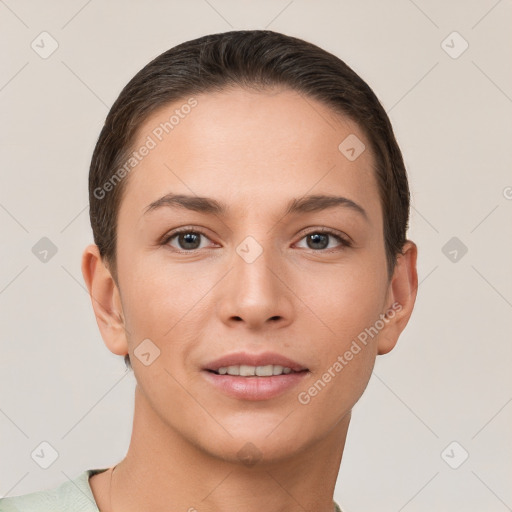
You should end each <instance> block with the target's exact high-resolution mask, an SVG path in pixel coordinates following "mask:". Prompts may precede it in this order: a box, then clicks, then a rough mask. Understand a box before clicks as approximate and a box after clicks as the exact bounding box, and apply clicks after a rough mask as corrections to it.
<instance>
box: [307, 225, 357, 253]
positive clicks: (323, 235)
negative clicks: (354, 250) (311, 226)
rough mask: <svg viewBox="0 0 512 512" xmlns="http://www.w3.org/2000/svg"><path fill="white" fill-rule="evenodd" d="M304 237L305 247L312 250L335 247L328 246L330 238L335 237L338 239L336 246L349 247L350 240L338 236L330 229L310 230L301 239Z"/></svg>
mask: <svg viewBox="0 0 512 512" xmlns="http://www.w3.org/2000/svg"><path fill="white" fill-rule="evenodd" d="M304 239H306V244H307V247H306V248H307V249H311V250H313V251H322V250H325V249H333V248H336V246H335V247H332V246H331V247H329V243H330V240H331V239H335V240H337V241H338V246H337V247H340V246H341V247H349V246H350V242H349V241H348V240H346V239H345V238H343V237H342V236H340V235H339V234H337V233H335V232H333V231H330V230H325V231H324V230H320V231H312V232H311V233H308V234H307V235H306V236H305V237H303V238H302V240H304Z"/></svg>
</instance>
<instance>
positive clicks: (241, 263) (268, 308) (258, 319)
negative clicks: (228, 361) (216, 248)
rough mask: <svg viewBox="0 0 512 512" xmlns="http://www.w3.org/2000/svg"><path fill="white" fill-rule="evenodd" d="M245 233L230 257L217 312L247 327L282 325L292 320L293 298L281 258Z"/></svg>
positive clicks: (273, 250) (231, 322) (228, 319)
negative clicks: (229, 265)
mask: <svg viewBox="0 0 512 512" xmlns="http://www.w3.org/2000/svg"><path fill="white" fill-rule="evenodd" d="M251 238H252V237H248V239H246V242H245V243H244V242H242V243H241V244H240V245H239V246H238V247H237V251H236V254H234V256H233V259H232V261H231V263H232V265H231V271H230V272H229V274H228V276H226V279H225V280H224V286H221V287H220V292H219V295H218V306H217V307H218V313H219V315H220V317H221V319H222V321H223V322H225V323H229V324H236V323H239V324H244V325H245V326H246V327H247V328H250V329H254V330H257V329H261V328H264V327H265V326H270V325H272V326H276V327H284V326H285V325H288V324H289V323H290V322H291V321H292V314H293V302H292V296H293V294H292V292H291V288H290V283H287V282H286V281H287V280H289V278H287V272H286V271H285V268H284V262H283V261H282V259H281V258H280V257H279V254H278V253H277V251H276V249H272V247H270V244H266V245H265V246H264V245H263V243H261V242H259V241H257V240H255V239H251Z"/></svg>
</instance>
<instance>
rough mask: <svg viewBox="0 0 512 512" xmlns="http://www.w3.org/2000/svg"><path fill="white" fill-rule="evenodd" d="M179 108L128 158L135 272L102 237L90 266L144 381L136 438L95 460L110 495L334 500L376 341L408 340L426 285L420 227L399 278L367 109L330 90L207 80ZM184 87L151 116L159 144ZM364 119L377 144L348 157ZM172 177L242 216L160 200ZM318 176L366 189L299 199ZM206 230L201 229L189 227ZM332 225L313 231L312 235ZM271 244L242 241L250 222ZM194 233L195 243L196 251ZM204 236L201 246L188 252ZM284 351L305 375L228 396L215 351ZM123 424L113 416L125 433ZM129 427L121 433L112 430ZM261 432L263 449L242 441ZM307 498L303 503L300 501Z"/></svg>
mask: <svg viewBox="0 0 512 512" xmlns="http://www.w3.org/2000/svg"><path fill="white" fill-rule="evenodd" d="M195 98H196V99H197V101H198V105H197V106H196V107H195V108H194V109H193V110H192V111H191V113H190V114H189V115H188V116H186V117H185V118H184V119H182V120H180V123H179V125H177V126H176V127H175V128H174V129H173V131H172V133H170V134H168V135H166V136H165V138H164V139H163V140H162V141H161V142H159V144H158V145H157V147H156V148H155V149H153V150H152V151H151V152H150V154H149V155H148V156H147V157H146V158H144V160H143V161H142V162H141V163H140V164H139V165H138V166H137V167H135V168H134V169H133V170H132V171H131V172H130V174H129V178H128V183H127V188H126V190H125V193H124V196H123V200H122V203H121V207H120V211H119V220H118V246H117V249H118V256H117V264H118V277H119V287H118V286H117V285H116V284H115V282H114V280H113V279H112V276H111V273H110V271H109V269H108V266H107V265H106V264H105V263H104V262H103V261H102V259H101V257H100V255H99V251H98V248H97V246H96V245H89V246H88V247H87V248H86V249H85V251H84V254H83V260H82V272H83V276H84V279H85V282H86V284H87V287H88V289H89V292H90V295H91V298H92V299H93V300H92V305H93V308H94V313H95V316H96V318H97V322H98V326H99V329H100V331H101V335H102V338H103V340H104V342H105V344H106V345H107V347H108V348H109V349H110V350H111V351H112V352H113V353H114V354H118V355H124V354H126V353H129V354H130V358H131V361H132V366H133V371H134V374H135V378H136V381H137V385H136V388H135V413H134V421H133V431H132V438H131V442H130V447H129V450H128V453H127V455H126V457H125V459H123V460H122V461H121V462H120V463H119V464H118V466H117V468H116V470H115V472H114V473H113V480H112V508H110V496H109V484H110V478H111V476H112V475H111V472H110V471H106V472H104V473H100V474H98V475H95V476H93V477H91V479H90V483H91V487H92V490H93V493H94V496H95V499H96V500H97V503H98V505H99V508H100V510H101V511H102V512H110V511H111V510H113V511H115V512H118V511H120V510H123V511H124V512H132V511H133V512H135V511H137V512H138V511H140V510H152V511H154V512H156V511H164V510H165V511H166V512H168V511H169V507H170V506H171V504H172V507H171V508H172V510H184V511H185V510H189V509H190V510H193V509H191V507H194V508H195V509H196V510H197V511H200V512H203V511H204V512H209V511H218V510H222V511H225V512H230V511H238V510H240V506H241V505H242V504H243V508H244V510H245V511H246V512H256V511H258V512H259V511H261V510H267V509H269V510H270V509H271V510H274V511H281V512H286V511H290V512H291V511H292V510H293V511H295V510H298V509H300V510H308V511H309V510H315V511H320V512H332V509H333V505H332V499H333V493H334V487H335V484H336V479H337V475H338V471H339V465H340V463H341V458H342V453H343V449H344V444H345V438H346V435H347V429H348V426H349V422H350V414H351V409H352V407H353V406H354V404H355V403H356V402H357V400H358V399H359V398H360V396H361V394H362V393H363V391H364V389H365V388H366V385H367V383H368V380H369V378H370V376H371V373H372V369H373V366H374V363H375V358H376V356H377V355H378V354H385V353H387V352H389V351H390V350H391V349H392V348H393V347H394V346H395V344H396V342H397V340H398V337H399V335H400V333H401V332H402V331H403V329H404V328H405V326H406V324H407V322H408V320H409V317H410V315H411V313H412V310H413V306H414V302H415V299H416V289H417V271H416V256H417V247H416V245H415V244H414V243H413V242H411V241H408V242H407V243H406V245H405V247H404V250H403V255H399V256H398V259H397V265H396V267H395V270H394V274H393V276H392V279H391V280H388V276H387V269H386V259H385V247H384V238H383V228H382V211H381V207H380V201H379V194H378V188H377V183H376V180H375V176H374V172H373V165H374V160H373V155H372V154H371V151H370V147H369V142H367V140H366V138H365V136H364V134H363V133H362V131H361V130H360V129H359V127H358V126H357V125H356V124H354V123H353V122H352V121H350V120H348V119H344V118H341V117H340V116H338V115H336V114H335V113H334V112H332V111H331V110H330V109H329V108H328V107H326V106H324V105H323V104H321V103H319V102H317V101H316V100H313V99H311V98H307V100H306V99H305V98H303V97H301V96H300V95H299V94H297V93H296V92H293V91H290V90H287V89H273V90H268V91H265V92H261V91H259V92H256V91H252V90H251V91H249V90H244V89H241V88H235V89H230V90H229V91H228V90H226V91H223V92H216V93H208V94H203V95H197V96H195ZM183 103H185V101H183V102H177V103H175V104H171V105H168V106H166V107H164V108H162V109H160V110H159V111H157V112H156V113H154V114H153V115H152V116H151V117H150V118H149V119H148V120H147V121H146V122H145V123H144V124H143V125H142V127H141V129H140V130H139V135H138V140H137V141H136V143H135V144H134V147H136V148H137V147H139V146H140V145H142V144H143V142H144V140H146V137H147V136H148V134H151V133H152V130H153V129H154V128H155V127H156V126H158V124H159V123H160V122H162V121H164V120H166V119H168V118H169V116H170V115H172V113H173V112H174V110H175V109H176V108H179V107H180V105H182V104H183ZM349 134H355V135H356V136H357V137H358V138H359V139H360V140H362V141H363V142H364V143H365V145H366V150H365V151H364V152H363V153H362V154H361V155H360V156H359V157H358V158H357V159H356V160H355V161H349V160H348V159H347V158H346V157H345V156H344V155H343V154H342V153H341V152H340V151H339V150H338V145H339V144H340V142H341V141H343V140H344V139H345V138H346V137H347V136H348V135H349ZM168 192H174V193H182V194H192V195H198V196H207V197H211V198H214V199H216V200H218V201H222V202H225V203H226V204H227V205H228V206H229V212H228V214H227V215H226V216H223V217H221V216H218V215H214V214H205V213H202V212H194V211H189V210H186V209H171V208H168V207H164V208H160V209H158V210H155V211H153V212H152V213H149V214H146V215H144V214H143V212H144V209H145V208H146V207H147V206H148V205H149V204H150V203H151V202H153V201H155V200H156V199H158V198H160V197H161V196H163V195H165V194H166V193H168ZM306 194H328V195H339V196H344V197H347V198H350V199H351V200H353V201H354V202H356V203H357V204H359V205H360V206H361V207H362V208H364V210H365V211H366V213H367V217H368V218H367V220H366V219H365V218H364V217H363V216H362V215H360V214H359V213H357V212H356V211H355V210H353V209H350V208H347V207H337V208H331V209H327V210H324V211H316V212H307V213H301V214H298V215H287V216H284V209H285V207H286V205H287V203H288V201H289V200H290V199H292V198H300V197H302V196H304V195H306ZM183 226H187V227H188V226H191V229H190V231H192V232H195V231H194V230H198V229H199V230H201V231H202V232H204V233H205V235H206V236H201V246H200V248H198V249H194V250H191V249H187V248H186V247H187V246H186V245H185V246H184V245H183V240H182V243H181V245H180V240H179V239H178V237H175V238H174V239H172V240H171V241H169V242H168V243H167V244H166V245H162V244H159V242H158V241H159V239H160V238H161V237H162V236H163V235H165V234H166V233H169V234H170V233H171V231H172V230H174V229H176V228H180V227H183ZM322 227H324V228H331V229H333V230H337V231H339V232H340V233H342V234H344V235H346V236H348V237H350V239H351V240H352V244H353V245H352V247H345V246H343V245H341V244H340V242H339V241H338V240H337V239H336V238H335V237H332V236H329V237H328V238H327V239H326V241H325V244H327V243H328V244H329V245H328V247H327V248H323V247H325V246H322V245H321V242H320V243H319V242H317V245H314V244H310V245H308V237H307V235H309V234H313V233H318V228H322ZM248 235H250V236H252V237H253V238H254V239H256V240H257V242H258V243H259V245H260V247H261V249H262V251H263V252H262V254H261V255H260V256H259V257H258V258H257V259H256V260H255V261H253V262H252V263H248V262H246V261H245V260H244V259H243V258H241V257H240V256H239V254H237V252H236V248H237V246H238V245H239V244H240V243H241V242H242V241H243V240H244V239H245V238H246V237H247V236H248ZM180 251H181V252H180ZM185 251H189V252H185ZM393 303H399V304H400V305H401V309H400V311H396V312H395V314H394V316H393V318H391V319H389V321H388V322H386V323H385V326H384V327H383V328H382V329H381V330H380V331H379V334H378V335H377V336H375V337H374V338H372V339H370V341H369V342H368V344H367V345H366V346H363V348H362V350H361V351H360V352H359V353H358V354H357V355H354V357H353V359H352V360H351V361H350V362H349V363H348V364H347V365H346V366H344V368H343V370H342V371H341V372H338V373H337V374H336V376H335V377H334V378H332V380H331V381H330V382H329V383H328V384H327V385H326V386H325V387H324V388H323V389H322V390H321V391H320V392H319V393H318V394H317V395H316V396H315V397H314V398H312V399H311V401H310V402H309V403H308V404H306V405H304V404H301V403H300V402H299V401H298V394H299V393H300V392H301V391H304V390H307V389H308V388H310V387H311V386H312V385H313V383H315V382H316V381H318V379H319V378H321V377H322V375H323V374H324V373H325V372H326V371H327V369H328V368H329V367H332V366H333V363H334V362H335V361H336V360H337V358H338V356H339V355H342V354H344V353H345V352H346V351H347V350H348V349H349V348H350V346H351V343H352V342H353V340H354V339H355V338H357V336H358V335H359V334H360V333H361V332H362V331H364V330H365V328H369V327H370V326H372V325H374V324H375V322H376V320H377V319H379V315H380V314H383V313H385V312H386V311H387V310H389V309H390V308H391V307H392V304H393ZM147 338H149V339H150V340H151V341H152V342H153V343H154V344H155V345H156V346H157V347H158V348H159V350H160V356H159V357H158V358H157V359H156V360H154V362H153V363H152V364H150V365H149V366H145V365H144V364H142V363H141V361H139V359H138V358H137V357H136V356H135V355H134V353H133V352H134V350H135V349H136V347H137V346H138V345H139V343H140V342H141V341H142V340H144V339H147ZM239 350H245V351H247V352H252V353H260V352H263V351H267V350H268V351H274V352H278V353H279V354H282V355H284V356H287V357H289V358H291V359H293V360H295V361H298V362H300V363H301V364H303V365H304V366H306V367H307V368H308V369H309V374H308V375H307V376H306V377H305V379H304V380H303V383H302V384H301V385H300V386H298V387H296V388H293V389H291V390H288V391H286V392H285V393H284V394H282V395H280V396H278V397H275V398H272V399H269V400H263V401H257V402H255V401H244V400H238V399H235V398H232V397H228V396H226V395H224V394H222V393H221V392H219V391H218V390H217V389H215V388H213V387H212V386H211V385H210V384H208V383H207V382H206V380H205V378H204V375H203V373H202V371H201V368H202V367H203V366H204V364H205V363H207V362H209V361H212V360H213V359H216V358H218V357H220V356H221V355H225V354H228V353H232V352H236V351H239ZM113 434H114V433H113ZM114 435H115V434H114ZM248 442H250V443H252V444H253V445H254V446H255V447H256V450H257V452H256V453H257V458H259V460H258V462H256V463H255V464H254V465H252V466H248V465H246V464H244V462H243V461H242V460H241V459H240V457H239V455H238V452H239V451H240V450H241V449H242V448H243V447H244V446H246V443H248ZM301 507H302V508H301Z"/></svg>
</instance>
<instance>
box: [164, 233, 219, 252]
mask: <svg viewBox="0 0 512 512" xmlns="http://www.w3.org/2000/svg"><path fill="white" fill-rule="evenodd" d="M201 237H204V238H206V239H208V240H209V238H208V237H207V236H206V235H205V234H204V233H203V232H202V231H198V230H195V229H194V230H193V229H190V228H183V229H180V230H179V231H174V232H173V233H172V234H170V235H169V236H167V237H166V238H165V239H164V240H163V241H162V245H167V244H169V245H171V247H174V248H175V249H178V250H181V251H183V252H191V251H195V250H199V249H203V248H204V247H202V246H201ZM175 238H176V243H177V244H178V247H176V246H175V245H173V244H170V242H171V240H174V239H175Z"/></svg>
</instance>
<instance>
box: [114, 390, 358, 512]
mask: <svg viewBox="0 0 512 512" xmlns="http://www.w3.org/2000/svg"><path fill="white" fill-rule="evenodd" d="M349 422H350V412H349V413H348V414H347V415H346V416H345V417H343V418H342V419H341V420H340V421H339V422H338V423H337V424H336V425H335V426H334V427H333V428H332V429H331V431H330V432H328V433H327V435H326V436H324V437H323V438H322V439H319V440H317V441H315V442H314V443H312V444H311V445H309V446H308V447H306V448H303V449H302V450H301V451H300V452H299V453H295V454H292V455H290V456H289V457H288V458H286V459H279V460H275V459H274V460H267V461H265V460H261V461H258V462H257V463H256V464H248V463H245V464H244V463H243V462H242V461H237V462H233V461H232V460H228V459H227V458H226V460H223V459H221V458H219V457H218V456H214V455H212V454H211V453H208V452H207V451H206V450H205V449H204V448H202V447H200V446H197V445H196V444H194V443H193V442H191V440H190V439H185V438H184V437H183V436H182V435H181V434H180V433H179V432H177V431H176V430H174V429H172V428H171V427H170V426H169V425H167V424H165V423H164V422H162V420H161V418H160V417H159V416H158V415H157V414H155V412H154V411H153V409H152V408H151V405H150V404H149V403H148V401H147V399H146V398H145V396H144V394H143V393H141V391H140V389H139V386H136V388H135V410H134V421H133V430H132V437H131V442H130V447H129V449H128V452H127V455H126V457H125V458H124V459H123V460H122V461H121V462H120V463H119V464H117V467H116V470H115V473H114V477H113V480H112V489H111V494H110V498H111V502H112V510H110V511H109V512H118V511H119V510H123V512H135V511H140V510H152V511H153V512H164V511H165V512H168V510H169V509H170V508H172V510H184V511H190V512H194V511H201V512H214V511H218V510H222V511H223V512H235V511H239V510H240V508H241V505H243V509H244V511H245V512H260V511H261V510H265V509H272V510H275V511H279V512H288V511H292V510H297V507H299V509H301V510H316V511H319V512H332V511H333V494H334V488H335V485H336V479H337V476H338V471H339V466H340V463H341V457H342V453H343V449H344V445H345V439H346V435H347V430H348V425H349ZM198 428H201V427H200V426H199V427H198Z"/></svg>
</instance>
